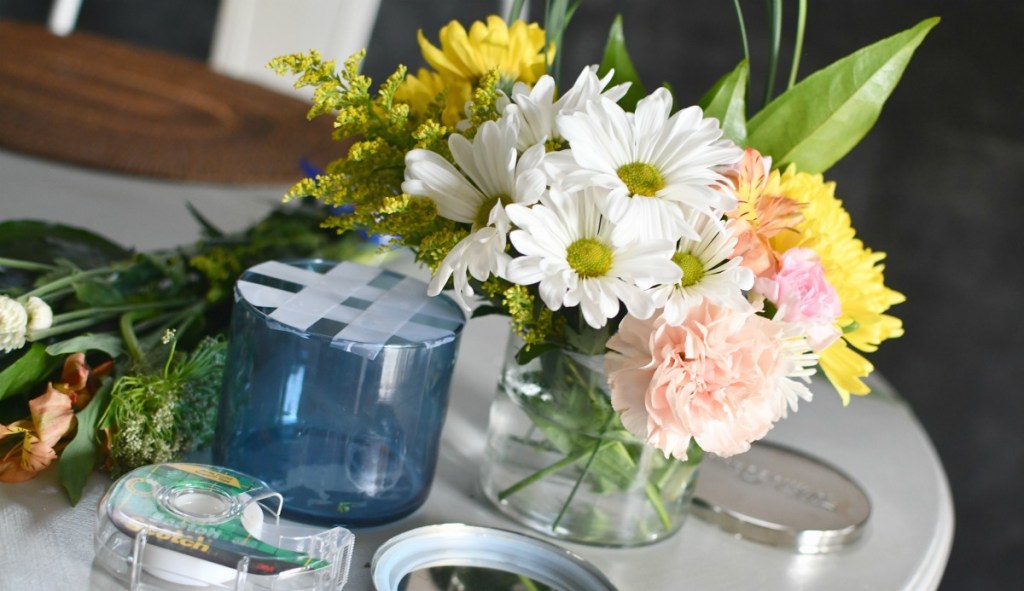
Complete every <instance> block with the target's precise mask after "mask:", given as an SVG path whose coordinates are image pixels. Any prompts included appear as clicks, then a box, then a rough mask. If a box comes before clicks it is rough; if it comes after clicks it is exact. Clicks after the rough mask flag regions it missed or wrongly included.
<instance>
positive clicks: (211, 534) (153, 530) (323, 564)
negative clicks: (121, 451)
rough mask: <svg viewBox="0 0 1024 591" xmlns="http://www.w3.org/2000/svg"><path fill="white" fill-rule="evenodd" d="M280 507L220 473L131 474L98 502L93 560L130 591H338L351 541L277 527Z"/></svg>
mask: <svg viewBox="0 0 1024 591" xmlns="http://www.w3.org/2000/svg"><path fill="white" fill-rule="evenodd" d="M283 503H284V500H283V498H282V497H281V495H280V494H279V493H276V492H274V491H273V490H271V489H270V487H269V486H267V485H266V484H265V483H264V482H262V481H260V480H258V479H255V478H253V477H251V476H247V475H245V474H242V473H240V472H236V471H234V470H229V469H227V468H221V467H218V466H207V465H203V464H184V463H178V464H156V465H152V466H144V467H142V468H137V469H135V470H133V471H131V472H129V473H127V474H125V475H124V476H122V477H121V478H120V479H118V481H117V482H115V483H114V485H113V486H112V487H111V488H110V490H109V491H107V493H106V495H104V497H103V498H102V499H101V500H100V505H99V509H98V517H97V524H96V532H95V538H94V543H95V547H96V563H97V564H98V565H99V566H100V567H102V568H103V569H105V570H106V571H107V572H108V573H110V574H111V575H113V576H114V577H116V578H118V579H120V580H121V581H122V582H126V583H128V585H129V587H128V588H129V589H131V590H132V591H141V590H147V589H165V588H174V589H177V588H180V587H179V586H183V587H185V588H206V589H234V590H235V591H246V590H256V589H273V590H275V591H277V590H281V591H285V590H293V589H314V590H317V591H328V590H330V591H338V590H340V589H342V588H343V587H344V585H345V583H346V582H347V580H348V572H349V566H350V563H351V560H352V548H353V545H354V543H355V536H353V534H352V533H351V532H350V531H348V530H347V529H345V528H342V527H335V528H331V529H327V530H324V529H321V528H316V527H309V526H303V525H290V524H282V523H281V522H280V519H279V518H280V514H281V508H282V505H283ZM268 515H269V517H270V518H269V519H266V517H267V516H268ZM168 583H169V585H168Z"/></svg>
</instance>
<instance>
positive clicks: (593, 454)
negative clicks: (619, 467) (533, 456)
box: [551, 414, 664, 531]
mask: <svg viewBox="0 0 1024 591" xmlns="http://www.w3.org/2000/svg"><path fill="white" fill-rule="evenodd" d="M613 418H615V415H614V414H613V415H611V416H609V417H608V420H607V421H605V422H604V426H603V427H601V433H600V435H598V438H597V444H596V445H594V449H593V451H591V452H590V457H589V458H587V463H586V464H585V465H584V466H583V471H582V472H580V476H579V478H577V479H576V483H575V484H573V485H572V490H571V491H569V496H568V497H566V499H565V503H562V508H561V509H560V510H559V511H558V516H557V517H555V520H554V521H553V522H552V523H551V531H555V530H556V529H558V524H559V523H561V522H562V517H564V516H565V512H566V511H567V510H568V509H569V504H570V503H572V500H573V498H575V497H576V491H578V490H579V489H580V485H581V484H583V479H584V478H586V477H587V474H589V473H590V467H591V466H593V465H594V460H595V459H597V454H598V453H599V452H600V451H601V444H602V443H604V441H605V440H604V439H602V438H603V437H604V433H605V431H607V430H608V426H609V425H611V423H612V419H613ZM648 496H649V495H648ZM662 511H664V508H662Z"/></svg>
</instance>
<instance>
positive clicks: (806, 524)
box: [693, 442, 871, 554]
mask: <svg viewBox="0 0 1024 591" xmlns="http://www.w3.org/2000/svg"><path fill="white" fill-rule="evenodd" d="M693 505H694V513H695V514H696V515H697V516H699V517H701V518H703V519H704V520H705V521H708V522H710V523H713V524H715V525H717V526H719V527H721V528H722V529H724V530H725V531H727V532H730V533H733V534H737V535H739V536H740V537H743V538H747V539H750V540H755V541H758V542H762V543H766V544H771V545H773V546H782V547H788V548H792V549H794V550H796V551H797V552H799V553H802V554H821V553H825V552H833V551H836V550H839V549H841V548H844V547H846V546H849V545H850V544H852V543H853V542H855V541H857V540H858V539H859V538H860V536H861V534H862V533H863V531H864V525H865V523H867V521H868V517H869V516H870V515H871V503H870V501H869V500H868V497H867V495H866V494H865V493H864V491H863V489H861V487H860V486H859V485H857V483H856V482H854V481H853V480H852V479H851V478H850V477H849V476H847V475H846V474H844V473H843V472H841V471H839V470H838V469H836V468H835V467H833V466H830V465H828V464H826V463H825V462H823V461H821V460H818V459H816V458H813V457H811V456H808V455H806V454H804V453H801V452H799V451H796V450H794V449H790V448H787V447H784V446H781V445H777V444H773V443H765V442H758V443H756V444H755V445H753V446H752V447H751V448H750V451H748V452H746V453H744V454H741V455H738V456H734V457H731V458H719V457H717V456H714V455H711V454H708V455H707V456H705V458H704V461H703V462H702V463H701V466H700V476H699V477H698V478H697V488H696V491H695V494H694V501H693Z"/></svg>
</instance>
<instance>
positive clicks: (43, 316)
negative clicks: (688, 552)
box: [25, 296, 53, 333]
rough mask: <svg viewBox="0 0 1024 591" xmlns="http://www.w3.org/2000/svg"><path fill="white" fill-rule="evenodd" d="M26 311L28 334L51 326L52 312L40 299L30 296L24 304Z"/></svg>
mask: <svg viewBox="0 0 1024 591" xmlns="http://www.w3.org/2000/svg"><path fill="white" fill-rule="evenodd" d="M25 310H27V311H28V327H27V328H28V332H29V333H32V332H33V331H37V330H44V329H47V328H50V327H51V326H53V310H51V309H50V306H49V305H47V303H46V302H44V301H43V300H42V299H40V298H37V297H35V296H32V297H30V298H29V299H28V301H27V302H25Z"/></svg>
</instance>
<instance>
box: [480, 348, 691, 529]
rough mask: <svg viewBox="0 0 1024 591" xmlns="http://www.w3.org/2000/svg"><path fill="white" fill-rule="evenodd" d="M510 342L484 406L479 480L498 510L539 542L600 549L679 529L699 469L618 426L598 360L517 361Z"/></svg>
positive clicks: (562, 353)
mask: <svg viewBox="0 0 1024 591" xmlns="http://www.w3.org/2000/svg"><path fill="white" fill-rule="evenodd" d="M521 344H522V343H521V341H519V339H518V338H516V337H514V336H513V339H512V341H511V342H510V343H509V347H508V352H507V354H506V361H505V365H504V368H503V370H502V376H501V379H500V382H499V385H498V391H497V395H496V397H495V400H494V402H493V404H492V406H491V413H490V425H489V428H488V439H487V450H486V458H485V461H484V465H483V469H482V473H481V482H482V485H483V491H484V494H485V495H486V496H487V498H488V499H490V500H491V502H492V503H494V504H495V505H496V506H497V507H498V508H499V509H500V510H501V511H502V512H504V513H505V514H507V515H509V516H510V517H512V518H513V519H515V520H517V521H519V522H520V523H522V524H524V525H526V526H529V527H531V528H533V529H535V530H537V531H539V532H542V533H544V534H546V535H549V536H552V537H556V538H562V539H566V540H571V541H574V542H581V543H585V544H594V545H602V546H634V545H640V544H647V543H651V542H655V541H657V540H660V539H663V538H665V537H667V536H669V535H671V534H672V533H674V532H676V531H677V530H678V529H679V528H680V526H682V524H683V521H684V520H685V518H686V515H687V514H688V512H689V507H690V500H691V498H692V496H693V489H694V485H695V483H696V476H697V466H698V464H699V463H700V459H701V452H700V450H699V448H691V451H692V452H693V453H691V454H689V455H690V459H689V460H687V461H686V462H680V461H678V460H674V459H667V458H665V456H664V454H663V453H662V452H661V451H660V450H658V449H656V448H654V447H652V446H649V445H646V444H645V443H644V442H643V441H641V440H640V439H637V438H636V437H634V436H633V435H632V434H630V433H629V432H628V431H626V430H625V429H624V428H623V427H622V423H621V422H620V420H619V415H618V413H616V412H615V411H614V409H612V406H611V400H610V397H609V393H608V385H607V381H606V379H605V375H604V369H603V359H604V357H603V355H595V356H587V355H580V354H576V353H571V352H568V351H566V350H563V349H554V350H549V351H546V352H544V353H542V354H541V355H539V356H537V357H536V358H534V359H533V360H531V361H529V362H528V363H526V364H522V365H521V364H519V363H518V362H517V361H516V359H515V354H516V352H517V351H518V350H519V348H520V347H521Z"/></svg>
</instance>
